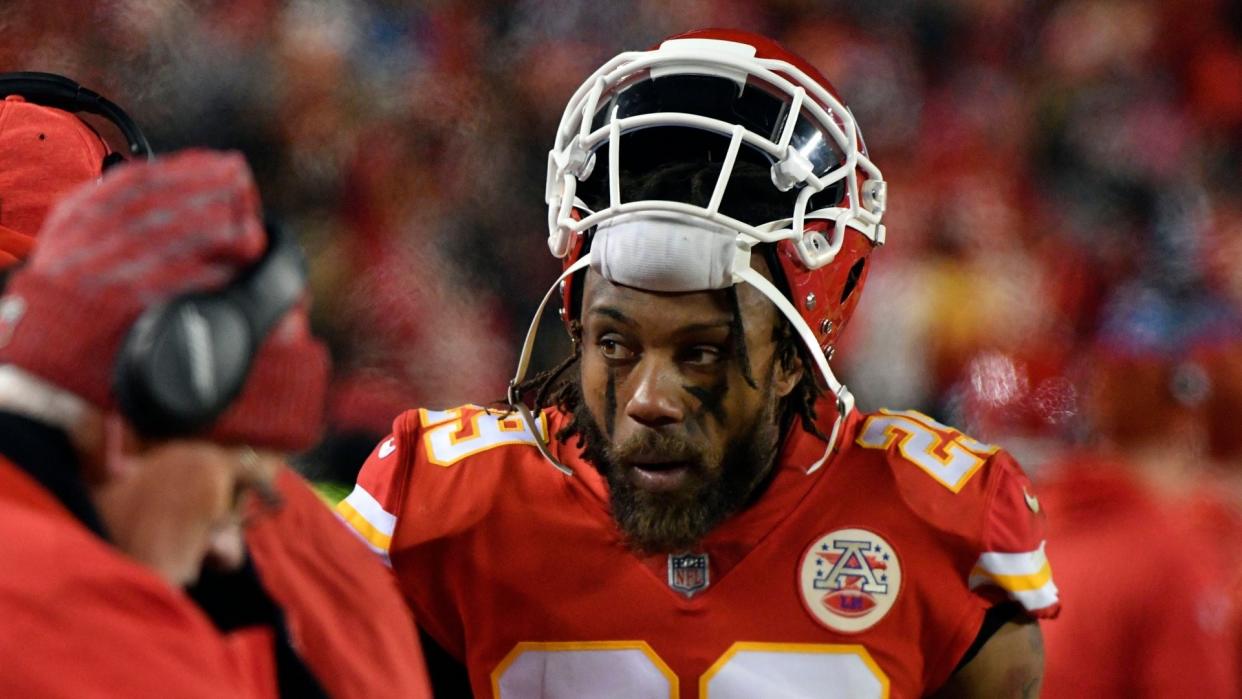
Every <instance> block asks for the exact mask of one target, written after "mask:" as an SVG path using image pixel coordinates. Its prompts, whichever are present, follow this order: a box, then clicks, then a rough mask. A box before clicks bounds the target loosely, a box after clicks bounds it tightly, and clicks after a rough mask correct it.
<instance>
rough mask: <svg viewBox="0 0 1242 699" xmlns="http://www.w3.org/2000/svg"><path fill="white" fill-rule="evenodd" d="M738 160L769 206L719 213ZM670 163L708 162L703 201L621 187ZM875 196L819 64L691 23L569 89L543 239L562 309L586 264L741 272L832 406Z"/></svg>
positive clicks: (676, 285) (854, 130)
mask: <svg viewBox="0 0 1242 699" xmlns="http://www.w3.org/2000/svg"><path fill="white" fill-rule="evenodd" d="M742 162H745V163H748V165H747V167H749V168H750V171H751V172H754V171H756V168H755V166H760V167H762V170H759V171H760V172H762V171H767V172H770V187H768V186H767V184H764V185H763V188H764V191H763V192H762V193H761V194H760V195H759V196H760V197H762V198H763V199H765V200H767V201H766V207H765V208H764V210H765V211H768V212H775V213H772V214H770V215H765V216H764V220H755V218H754V216H750V217H749V220H743V219H742V218H740V217H738V216H735V215H730V214H729V213H725V212H726V211H729V212H735V211H737V210H738V206H731V204H733V203H734V202H730V201H729V197H730V187H729V185H730V179H731V177H732V176H733V175H734V173H735V170H737V169H739V168H738V164H739V163H742ZM677 163H703V164H707V163H720V165H719V168H720V172H719V175H718V176H717V179H716V182H715V186H714V188H713V189H712V193H711V196H710V198H709V199H708V201H707V202H706V205H703V204H702V203H701V199H702V198H706V197H701V198H700V201H699V202H698V203H693V202H691V201H672V200H666V199H651V198H644V197H643V196H642V194H641V193H638V194H635V193H634V192H632V191H625V189H626V187H625V186H623V185H626V182H627V180H629V181H632V180H633V179H634V178H635V175H636V174H637V175H640V176H641V174H642V173H644V172H649V171H651V170H653V169H655V168H659V167H663V166H667V165H670V164H677ZM738 188H739V187H738V186H735V187H734V189H735V190H736V189H738ZM735 196H736V195H735ZM746 196H747V197H748V198H749V197H755V196H756V193H755V191H754V190H753V189H752V190H751V191H749V192H748V193H747V195H746ZM885 196H886V190H885V183H884V180H883V178H882V176H881V174H880V171H879V169H878V168H877V167H876V166H875V165H874V164H873V163H872V162H871V160H870V159H869V158H868V157H867V151H866V146H865V145H864V143H863V139H862V134H861V132H860V131H859V129H858V126H857V124H856V123H855V121H854V117H853V115H852V114H851V113H850V111H849V109H848V108H847V107H846V106H845V105H844V104H843V103H842V102H841V100H840V98H839V97H838V95H837V94H836V91H835V90H834V88H833V87H832V85H831V84H830V83H829V82H828V81H827V80H826V79H825V78H824V77H823V76H822V75H821V74H820V73H819V71H817V70H816V69H815V68H814V67H812V66H811V65H810V64H808V63H807V62H806V61H804V60H802V59H801V58H799V57H797V56H795V55H794V54H792V53H790V52H789V51H787V50H786V49H785V48H783V47H782V46H780V45H779V44H777V43H776V42H774V41H772V40H770V39H767V38H764V37H762V36H759V35H756V34H751V33H748V32H742V31H736V30H726V29H703V30H698V31H693V32H689V33H686V34H680V35H677V36H674V37H672V38H670V39H668V40H666V41H664V42H663V43H661V44H660V45H659V46H658V47H656V48H654V49H651V50H648V51H634V52H626V53H622V54H621V55H619V56H617V57H616V58H613V59H612V60H610V61H608V62H607V63H606V64H605V65H604V66H603V67H601V68H600V69H599V70H597V71H596V72H595V73H594V74H593V75H591V76H590V77H589V78H587V80H586V81H585V82H584V83H583V84H582V85H581V87H579V88H578V90H577V91H576V92H575V93H574V95H573V97H572V98H571V99H570V101H569V104H568V106H567V107H566V108H565V113H564V115H563V116H562V117H561V122H560V126H559V128H558V129H557V133H556V142H555V145H554V146H553V148H552V150H551V152H550V153H549V155H548V175H547V184H546V196H545V198H546V201H547V204H548V246H549V248H550V249H551V251H552V254H553V255H555V256H557V257H558V258H560V259H562V260H563V261H564V269H565V272H564V274H562V276H561V282H564V283H562V284H561V287H560V295H561V297H562V303H563V304H564V308H563V310H562V317H563V318H565V320H566V321H569V320H572V316H573V315H574V314H575V313H576V312H577V309H576V308H575V307H574V305H573V293H574V291H573V285H572V284H571V283H568V282H569V280H571V279H572V275H573V274H574V273H575V272H577V271H578V270H580V269H582V268H584V267H586V266H587V265H588V264H590V265H592V266H593V267H595V268H596V269H597V270H598V271H600V273H601V274H603V275H604V276H606V277H608V278H609V279H612V280H613V281H617V282H621V283H625V284H627V285H629V286H634V287H637V288H644V289H652V290H659V291H701V290H706V289H717V288H726V287H728V286H730V285H732V284H736V283H739V282H743V281H744V282H746V283H749V284H751V285H752V286H755V287H756V288H757V289H759V291H761V292H762V293H764V295H765V296H767V297H768V298H769V299H771V300H772V302H773V303H774V304H776V306H777V307H778V308H779V309H780V310H781V312H782V314H783V315H784V316H785V317H786V318H788V319H789V321H790V323H791V324H792V325H793V327H794V328H795V329H796V330H797V332H798V334H799V336H800V337H801V338H802V340H803V342H804V344H806V346H807V348H808V350H809V351H810V354H811V356H812V357H813V358H814V360H815V363H816V364H817V366H818V369H819V374H820V375H821V377H822V378H823V382H824V384H825V385H826V386H827V387H828V389H829V390H830V391H832V392H833V393H834V394H835V395H836V396H837V399H838V403H839V408H840V409H841V412H842V414H844V413H846V412H848V410H849V408H850V407H851V406H852V403H853V399H852V397H851V396H850V394H849V392H848V391H847V390H846V389H845V387H844V386H842V385H841V384H840V383H839V382H838V381H837V380H836V378H835V377H834V376H833V374H832V371H831V369H830V368H829V366H828V361H827V359H828V356H830V355H831V352H832V348H833V345H834V344H835V342H836V340H837V338H838V337H839V335H840V333H841V331H842V330H843V328H844V327H845V324H846V323H847V322H848V321H849V318H850V316H851V314H852V313H853V310H854V308H855V307H856V305H857V303H858V299H859V297H860V291H861V289H862V286H863V283H864V281H865V279H866V272H867V269H866V258H867V256H868V255H869V254H870V253H871V250H872V249H873V248H874V247H875V246H877V245H880V244H883V242H884V226H883V225H882V224H881V223H880V221H881V218H882V216H883V214H884V208H885ZM764 244H766V245H767V247H766V248H763V249H765V250H766V251H767V255H768V260H769V266H770V267H772V268H773V269H772V273H773V275H774V277H775V278H776V279H777V284H778V285H779V286H781V287H783V288H780V289H778V288H776V287H774V286H773V285H772V284H771V283H769V282H768V281H767V280H766V279H764V278H763V277H762V276H761V275H759V274H758V273H757V272H755V270H754V269H752V268H751V251H752V248H754V247H756V246H760V245H764ZM551 293H552V292H551V291H550V292H549V297H550V296H551ZM546 302H547V299H545V304H546ZM542 310H543V307H542V306H541V308H540V312H539V314H537V315H536V319H535V322H536V324H537V323H538V317H539V315H540V314H542ZM533 331H534V326H533V325H532V331H531V333H530V334H529V335H528V339H527V340H528V341H527V347H525V348H524V350H523V356H522V360H521V361H520V363H519V371H518V376H517V378H516V379H515V382H516V381H519V380H520V379H521V378H522V376H524V374H525V369H526V366H527V362H528V359H529V350H530V345H532V344H533ZM838 424H839V423H838ZM833 438H834V441H835V433H834V437H833Z"/></svg>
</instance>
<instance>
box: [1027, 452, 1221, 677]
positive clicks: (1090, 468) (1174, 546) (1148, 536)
mask: <svg viewBox="0 0 1242 699" xmlns="http://www.w3.org/2000/svg"><path fill="white" fill-rule="evenodd" d="M1049 469H1050V471H1051V475H1050V478H1049V479H1048V480H1046V481H1043V482H1041V483H1040V494H1041V499H1042V502H1043V507H1044V509H1045V510H1047V513H1048V522H1049V538H1050V539H1051V540H1052V541H1054V542H1055V544H1054V545H1053V546H1051V547H1049V549H1048V558H1049V559H1050V560H1051V561H1052V564H1053V565H1054V566H1055V567H1056V571H1057V584H1058V585H1059V586H1060V588H1061V590H1062V592H1063V593H1064V594H1065V595H1066V596H1067V597H1069V598H1072V599H1073V600H1074V605H1073V608H1072V609H1071V610H1070V611H1068V612H1067V613H1066V614H1065V615H1064V616H1063V617H1062V618H1061V619H1060V620H1058V621H1057V623H1056V624H1050V625H1048V626H1047V627H1045V629H1044V638H1045V644H1046V647H1047V656H1046V658H1047V660H1046V662H1047V665H1046V668H1045V674H1044V690H1043V694H1044V696H1045V697H1048V698H1049V699H1060V698H1061V697H1066V698H1069V697H1092V698H1093V699H1108V698H1109V697H1118V699H1121V698H1122V697H1125V698H1126V699H1135V698H1139V697H1153V698H1154V697H1177V696H1180V697H1196V699H1197V698H1199V697H1205V698H1206V697H1236V696H1237V685H1236V678H1235V677H1234V674H1233V662H1234V661H1235V657H1234V653H1235V650H1234V649H1235V646H1234V642H1233V636H1232V634H1233V631H1232V629H1231V628H1230V624H1229V617H1230V614H1229V609H1230V600H1229V592H1230V590H1229V586H1228V583H1229V582H1230V580H1229V577H1228V575H1227V574H1226V573H1227V572H1228V571H1225V570H1223V569H1222V566H1221V565H1220V562H1221V560H1222V559H1221V554H1222V551H1221V547H1222V546H1224V545H1227V544H1226V543H1225V542H1221V541H1214V540H1212V539H1210V538H1207V537H1204V536H1201V535H1198V534H1197V533H1196V532H1195V530H1194V529H1193V528H1192V527H1191V526H1189V523H1188V522H1187V521H1186V518H1184V517H1180V516H1176V515H1175V513H1174V510H1172V509H1171V508H1170V506H1169V505H1168V504H1166V503H1165V502H1162V501H1161V500H1160V498H1159V497H1158V496H1157V495H1156V494H1155V493H1153V492H1150V491H1149V489H1148V488H1147V487H1146V486H1144V485H1143V484H1141V483H1140V480H1139V478H1138V477H1137V476H1136V475H1134V473H1133V472H1132V471H1130V470H1127V469H1126V467H1125V466H1124V465H1120V464H1114V463H1107V462H1104V461H1102V460H1099V459H1093V458H1090V457H1082V456H1078V457H1074V458H1071V459H1069V460H1067V461H1066V462H1065V463H1062V464H1060V465H1056V466H1051V467H1049Z"/></svg>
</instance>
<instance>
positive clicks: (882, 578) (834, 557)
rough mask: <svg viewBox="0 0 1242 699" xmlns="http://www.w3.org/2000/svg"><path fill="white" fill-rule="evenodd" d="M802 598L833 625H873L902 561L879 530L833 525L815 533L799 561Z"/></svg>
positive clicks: (852, 629)
mask: <svg viewBox="0 0 1242 699" xmlns="http://www.w3.org/2000/svg"><path fill="white" fill-rule="evenodd" d="M798 589H799V591H800V592H801V593H802V604H803V606H804V607H806V610H807V611H808V612H810V613H811V616H812V617H814V618H815V620H816V621H818V622H819V623H821V624H823V625H824V626H826V627H828V628H829V629H832V630H833V631H841V632H844V633H857V632H859V631H866V630H867V629H869V628H871V627H872V626H875V624H876V623H877V622H879V621H880V619H883V618H884V615H885V614H887V613H888V610H889V609H892V607H893V603H894V602H895V601H896V600H897V593H898V592H900V590H901V562H900V561H898V560H897V552H896V551H895V550H894V549H893V547H892V546H891V545H890V544H889V543H888V542H887V541H885V540H884V538H883V537H881V536H880V535H879V534H876V533H874V532H869V531H867V530H866V529H838V530H836V531H834V532H831V533H828V534H825V535H824V536H821V537H820V538H818V539H816V540H815V542H814V543H812V544H811V546H810V547H809V548H808V549H807V550H806V552H805V553H803V554H802V561H801V562H800V563H799V565H798Z"/></svg>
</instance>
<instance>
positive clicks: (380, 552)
mask: <svg viewBox="0 0 1242 699" xmlns="http://www.w3.org/2000/svg"><path fill="white" fill-rule="evenodd" d="M332 514H335V515H336V518H337V519H339V520H341V524H344V525H345V528H346V529H348V530H349V533H350V534H353V535H354V536H356V537H357V538H358V541H361V542H362V543H363V544H365V545H366V547H367V548H368V549H370V550H371V552H372V553H374V554H375V555H377V556H379V557H380V561H381V562H382V563H383V564H384V565H386V566H388V567H389V568H391V567H392V558H390V557H389V556H388V552H387V551H385V550H384V549H382V548H380V547H378V546H376V545H375V544H373V543H371V542H370V541H367V538H366V537H365V536H363V535H362V532H360V531H358V530H357V529H354V528H353V527H351V526H349V522H346V521H345V518H344V517H342V516H341V513H339V512H337V511H336V510H333V511H332Z"/></svg>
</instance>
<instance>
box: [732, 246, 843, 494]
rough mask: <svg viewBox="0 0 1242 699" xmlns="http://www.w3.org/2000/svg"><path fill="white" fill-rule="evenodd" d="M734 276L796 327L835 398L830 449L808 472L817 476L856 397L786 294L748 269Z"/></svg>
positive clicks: (826, 450)
mask: <svg viewBox="0 0 1242 699" xmlns="http://www.w3.org/2000/svg"><path fill="white" fill-rule="evenodd" d="M733 275H734V276H735V277H736V278H738V279H739V280H741V281H744V282H746V283H747V284H750V285H751V286H753V287H754V288H755V289H757V290H758V291H759V293H761V294H763V295H764V296H766V297H768V300H769V301H771V302H772V303H774V304H775V305H776V307H777V308H778V309H779V310H780V312H781V314H782V315H784V316H785V318H786V320H788V321H789V322H790V324H792V325H793V328H794V330H796V331H797V332H798V336H799V337H800V338H801V339H802V344H804V345H806V347H807V349H808V350H810V355H811V358H812V359H813V360H814V361H815V368H817V369H819V374H820V376H822V377H824V383H825V384H827V386H828V390H829V391H831V392H832V395H833V396H834V397H835V398H836V401H837V419H836V420H834V421H833V423H832V434H830V435H829V436H828V448H827V449H825V450H824V455H823V456H821V457H820V458H819V460H818V461H816V462H815V463H813V464H811V466H810V467H809V468H807V470H806V472H807V474H808V475H809V474H812V473H815V472H816V471H817V470H819V467H820V466H823V465H824V463H825V462H827V461H828V457H829V456H831V455H832V451H833V449H835V448H836V445H837V439H838V438H839V437H840V436H841V426H842V425H844V424H845V418H846V416H848V415H849V414H850V412H851V411H852V410H854V394H852V393H850V391H849V389H848V388H846V387H845V384H843V383H841V382H840V381H838V380H837V376H836V374H834V373H832V367H830V366H828V358H827V357H825V356H824V352H823V350H822V349H820V347H819V343H818V342H816V341H815V335H814V333H812V332H811V329H810V328H809V327H807V324H806V321H805V320H803V319H802V315H801V314H799V313H798V311H797V309H795V308H794V307H793V304H791V303H790V302H789V299H787V298H785V295H784V294H782V293H781V292H780V290H779V289H777V288H776V286H775V285H773V284H772V282H770V281H768V280H767V279H766V278H764V276H763V275H762V274H759V273H758V272H756V271H755V270H754V268H752V267H749V266H748V267H739V268H735V269H734V270H733Z"/></svg>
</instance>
